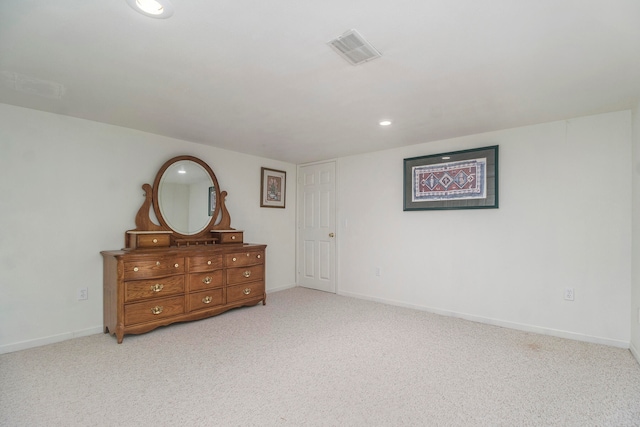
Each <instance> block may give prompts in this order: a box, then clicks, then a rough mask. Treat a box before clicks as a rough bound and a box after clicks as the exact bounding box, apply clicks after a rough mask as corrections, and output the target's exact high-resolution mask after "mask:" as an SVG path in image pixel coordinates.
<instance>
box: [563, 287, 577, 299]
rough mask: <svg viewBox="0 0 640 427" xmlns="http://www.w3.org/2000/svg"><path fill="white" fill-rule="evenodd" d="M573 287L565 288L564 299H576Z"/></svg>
mask: <svg viewBox="0 0 640 427" xmlns="http://www.w3.org/2000/svg"><path fill="white" fill-rule="evenodd" d="M574 296H575V295H574V294H573V288H565V289H564V299H566V300H567V301H573V299H574Z"/></svg>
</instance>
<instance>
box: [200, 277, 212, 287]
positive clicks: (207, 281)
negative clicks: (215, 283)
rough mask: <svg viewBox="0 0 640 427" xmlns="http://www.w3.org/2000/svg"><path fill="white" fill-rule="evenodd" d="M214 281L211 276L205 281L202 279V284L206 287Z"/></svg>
mask: <svg viewBox="0 0 640 427" xmlns="http://www.w3.org/2000/svg"><path fill="white" fill-rule="evenodd" d="M212 280H213V279H212V278H211V277H210V276H207V277H205V278H204V279H202V283H204V284H205V285H208V284H210V283H211V281H212Z"/></svg>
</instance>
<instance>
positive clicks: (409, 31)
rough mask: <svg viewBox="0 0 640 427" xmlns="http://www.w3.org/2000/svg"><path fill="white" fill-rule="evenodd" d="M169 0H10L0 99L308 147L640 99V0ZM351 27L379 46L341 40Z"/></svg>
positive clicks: (315, 151) (217, 141)
mask: <svg viewBox="0 0 640 427" xmlns="http://www.w3.org/2000/svg"><path fill="white" fill-rule="evenodd" d="M173 5H174V8H175V13H174V15H173V16H172V17H171V18H169V19H166V20H162V19H152V18H148V17H146V16H143V15H141V14H139V13H136V12H135V11H134V10H133V9H132V8H130V7H129V6H128V4H127V2H126V1H125V0H108V1H107V0H91V1H87V0H55V1H42V0H1V1H0V102H2V103H6V104H12V105H17V106H22V107H28V108H33V109H37V110H43V111H49V112H53V113H58V114H64V115H68V116H73V117H80V118H84V119H89V120H95V121H98V122H104V123H110V124H114V125H119V126H124V127H128V128H134V129H140V130H143V131H147V132H152V133H155V134H160V135H166V136H170V137H174V138H179V139H183V140H187V141H193V142H197V143H202V144H207V145H212V146H216V147H221V148H225V149H229V150H234V151H239V152H243V153H249V154H254V155H257V156H263V157H267V158H273V159H278V160H283V161H288V162H292V163H305V162H310V161H315V160H324V159H328V158H335V157H341V156H345V155H350V154H356V153H363V152H368V151H375V150H380V149H385V148H391V147H399V146H405V145H411V144H418V143H423V142H428V141H433V140H439V139H445V138H450V137H455V136H461V135H468V134H474V133H480V132H485V131H491V130H498V129H505V128H510V127H516V126H522V125H527V124H534V123H541V122H547V121H553V120H562V119H567V118H571V117H577V116H583V115H589V114H595V113H601V112H608V111H616V110H622V109H627V108H631V107H633V106H634V105H637V102H638V101H639V100H640V0H598V1H596V0H488V1H478V0H416V1H411V0H406V1H403V0H396V1H380V0H367V1H363V0H345V1H335V0H323V1H314V2H310V1H304V0H298V1H294V0H269V1H265V0H233V1H231V0H220V1H211V0H188V1H187V0H173ZM352 28H355V29H357V30H358V31H359V32H360V33H361V34H362V35H363V36H364V37H365V38H366V39H367V40H368V41H369V42H370V43H371V44H373V46H375V47H376V48H377V49H378V50H379V51H381V52H382V55H383V56H382V58H379V59H376V60H374V61H371V62H368V63H365V64H363V65H359V66H352V65H350V64H349V63H347V62H346V61H345V60H344V59H342V58H341V57H340V56H338V55H337V54H336V53H335V52H334V51H333V50H332V49H331V48H330V47H329V46H328V45H327V42H328V41H329V40H330V39H332V38H335V37H337V36H338V35H340V34H342V33H343V32H345V31H347V30H349V29H352ZM16 88H22V90H17V89H16ZM32 92H36V93H32ZM387 118H388V119H391V120H393V125H392V126H390V127H386V128H383V127H380V126H379V125H378V122H379V121H380V120H381V119H387Z"/></svg>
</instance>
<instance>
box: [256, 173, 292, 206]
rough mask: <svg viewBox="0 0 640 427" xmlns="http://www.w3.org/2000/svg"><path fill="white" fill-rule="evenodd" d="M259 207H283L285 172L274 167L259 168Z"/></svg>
mask: <svg viewBox="0 0 640 427" xmlns="http://www.w3.org/2000/svg"><path fill="white" fill-rule="evenodd" d="M261 171H262V178H261V179H260V207H263V208H284V207H285V192H286V189H287V173H286V172H285V171H279V170H275V169H267V168H261Z"/></svg>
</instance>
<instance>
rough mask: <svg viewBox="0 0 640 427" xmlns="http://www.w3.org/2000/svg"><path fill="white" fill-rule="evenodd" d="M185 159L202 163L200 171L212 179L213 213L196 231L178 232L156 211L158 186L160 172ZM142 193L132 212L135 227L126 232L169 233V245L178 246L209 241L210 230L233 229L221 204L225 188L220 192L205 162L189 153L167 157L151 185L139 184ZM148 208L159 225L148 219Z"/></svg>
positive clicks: (126, 240)
mask: <svg viewBox="0 0 640 427" xmlns="http://www.w3.org/2000/svg"><path fill="white" fill-rule="evenodd" d="M183 160H189V161H192V162H195V163H197V164H198V165H200V166H202V167H203V168H204V170H205V171H206V172H207V173H208V174H209V177H210V178H211V181H213V185H214V187H215V191H216V207H215V210H214V212H213V216H212V217H211V220H210V221H209V223H208V224H207V225H206V226H205V227H204V228H203V229H202V230H201V231H199V232H197V233H194V234H182V233H179V232H177V231H175V230H173V229H172V228H171V227H170V226H169V224H168V223H167V221H166V220H165V218H164V217H163V216H162V212H161V211H160V205H159V202H158V189H159V187H160V180H161V179H162V176H163V175H164V172H165V171H166V170H167V169H168V168H169V167H170V166H171V165H173V164H174V163H176V162H179V161H183ZM142 189H143V190H144V192H145V194H144V196H145V201H144V202H143V204H142V206H141V207H140V209H139V210H138V213H137V214H136V220H135V221H136V228H135V229H134V230H129V231H137V232H153V231H159V232H171V245H172V246H175V245H180V244H181V243H182V244H187V245H189V244H208V243H213V242H214V241H215V239H214V238H213V237H212V236H211V231H213V230H233V228H231V216H230V215H229V211H228V210H227V207H226V206H225V198H226V197H227V192H226V191H220V186H219V185H218V179H217V178H216V175H215V174H214V173H213V170H212V169H211V168H210V167H209V165H208V164H207V163H206V162H204V161H203V160H201V159H199V158H197V157H193V156H177V157H174V158H172V159H169V160H168V161H167V162H165V164H164V165H162V167H161V168H160V170H159V171H158V173H157V175H156V178H155V180H154V182H153V187H152V186H151V185H149V184H144V185H143V186H142ZM151 207H153V211H154V213H155V216H156V218H157V219H158V222H160V225H158V224H156V223H154V222H153V221H152V220H151V217H150V215H149V214H150V212H151ZM125 246H126V247H129V240H128V238H127V233H125Z"/></svg>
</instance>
